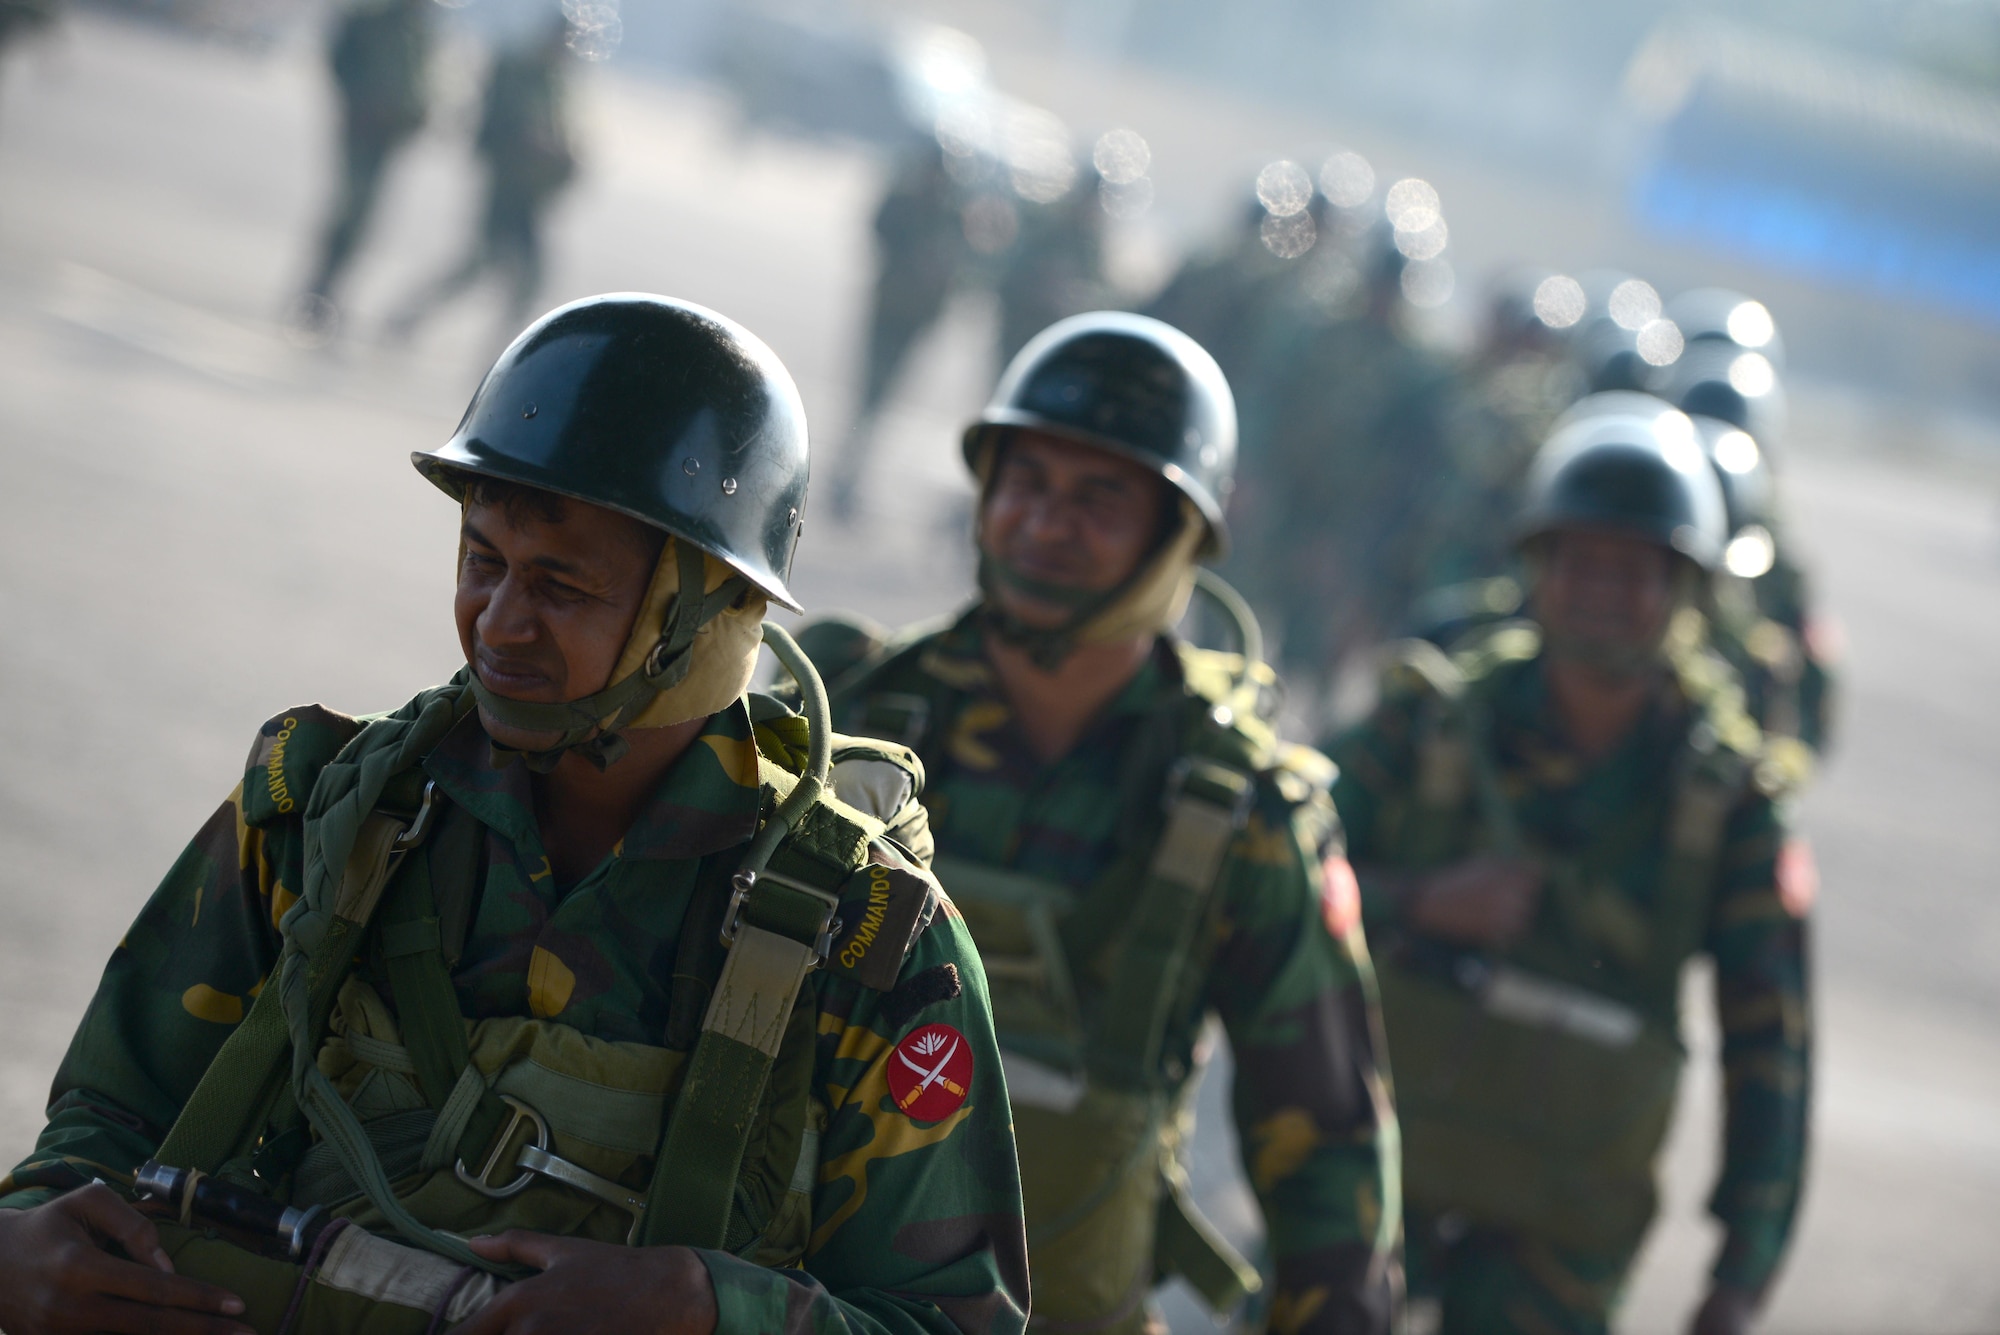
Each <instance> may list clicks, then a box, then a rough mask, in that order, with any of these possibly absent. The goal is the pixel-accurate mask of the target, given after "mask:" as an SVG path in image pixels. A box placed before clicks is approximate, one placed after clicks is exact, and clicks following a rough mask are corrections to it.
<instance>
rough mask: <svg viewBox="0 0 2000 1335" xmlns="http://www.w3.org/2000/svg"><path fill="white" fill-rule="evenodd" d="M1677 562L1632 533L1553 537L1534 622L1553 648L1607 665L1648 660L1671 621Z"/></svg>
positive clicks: (1538, 588)
mask: <svg viewBox="0 0 2000 1335" xmlns="http://www.w3.org/2000/svg"><path fill="white" fill-rule="evenodd" d="M1674 561H1675V557H1674V555H1673V553H1671V552H1669V551H1668V550H1667V549H1666V548H1664V547H1661V546H1659V545H1658V544H1656V543H1652V542H1648V541H1647V540H1646V539H1644V538H1636V537H1632V536H1630V535H1628V534H1623V533H1591V532H1568V533H1556V534H1552V535H1551V536H1550V537H1549V538H1548V540H1547V542H1546V543H1545V544H1544V546H1543V549H1542V566H1541V571H1540V574H1539V577H1538V578H1537V580H1536V583H1535V596H1534V605H1535V618H1536V620H1538V621H1540V622H1541V623H1542V626H1543V628H1544V629H1545V630H1546V631H1547V632H1548V636H1549V642H1550V644H1551V646H1552V647H1559V646H1564V645H1568V646H1572V647H1575V648H1577V649H1579V650H1581V651H1583V656H1584V657H1588V658H1600V657H1601V658H1602V659H1603V660H1604V661H1605V662H1614V661H1626V660H1627V659H1630V658H1632V657H1633V656H1635V655H1642V656H1645V657H1650V653H1651V650H1652V648H1653V646H1654V645H1656V644H1658V643H1659V638H1660V635H1661V634H1662V632H1663V631H1664V630H1665V629H1666V624H1667V618H1669V617H1670V616H1672V615H1673V611H1674V602H1675V599H1674V594H1675V587H1674ZM1593 651H1596V652H1593Z"/></svg>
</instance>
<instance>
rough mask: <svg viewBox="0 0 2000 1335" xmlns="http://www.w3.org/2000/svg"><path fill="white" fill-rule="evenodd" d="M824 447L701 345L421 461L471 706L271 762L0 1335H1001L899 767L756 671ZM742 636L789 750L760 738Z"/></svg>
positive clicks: (201, 876) (941, 920)
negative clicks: (452, 507)
mask: <svg viewBox="0 0 2000 1335" xmlns="http://www.w3.org/2000/svg"><path fill="white" fill-rule="evenodd" d="M805 449H806V442H805V427H804V416H803V411H802V408H801V405H800V403H799V400H798V395H797V391H796V390H795V389H794V388H793V386H792V382H791V380H790V378H789V376H788V375H787V374H786V373H785V371H784V368H783V367H782V366H781V365H780V364H779V363H778V362H777V360H776V358H775V357H774V356H772V354H771V353H770V351H769V349H767V348H766V347H765V346H764V345H763V344H762V343H760V342H758V341H757V340H756V339H755V338H754V337H753V336H751V335H750V334H749V333H748V332H747V331H744V330H742V329H740V328H739V327H737V326H735V325H733V324H730V323H729V322H727V321H725V320H723V319H722V318H721V317H719V316H716V315H714V314H713V313H711V312H707V311H703V310H701V309H700V308H699V307H693V306H688V305H685V304H683V303H678V302H673V301H669V300H667V299H665V298H655V297H643V296H620V297H609V298H597V299H593V300H590V301H585V302H579V303H576V304H574V305H572V306H568V307H564V308H562V309H560V310H558V311H556V312H554V313H552V314H551V315H549V316H547V317H545V318H544V319H543V320H542V321H540V322H538V323H537V324H536V325H535V326H533V327H532V328H530V329H529V330H528V331H527V332H526V333H525V334H523V335H522V337H521V338H520V339H519V340H517V341H516V343H515V344H514V345H513V346H512V347H511V348H510V349H509V350H508V351H507V353H506V354H505V355H504V356H503V358H502V360H501V362H500V363H499V364H498V365H497V366H496V367H495V368H494V370H493V372H492V373H491V374H490V375H489V376H488V378H487V380H486V381H485V383H484V384H483V385H482V387H481V390H480V392H479V394H478V396H477V397H475V399H474V401H473V404H472V407H471V408H470V410H469V411H468V413H467V415H466V418H465V421H464V422H463V424H462V425H461V428H460V431H459V433H458V435H457V436H456V437H454V438H453V439H452V440H451V441H450V442H449V443H448V444H446V445H445V446H443V447H442V448H441V449H439V450H437V451H435V452H425V453H421V454H419V455H418V456H416V463H417V465H418V467H419V469H420V470H421V471H422V472H423V473H424V474H425V476H427V477H428V478H429V479H430V480H431V481H433V482H434V483H436V484H437V485H438V486H439V487H440V488H442V489H444V490H446V491H447V492H448V493H450V494H451V495H453V496H455V497H457V498H458V499H459V500H460V503H461V505H462V508H463V527H462V530H461V542H460V554H459V576H458V590H457V598H456V604H455V614H456V620H457V622H458V628H459V633H460V638H461V641H462V643H463V645H464V648H465V651H466V655H467V660H468V662H467V667H466V668H465V669H464V670H463V671H461V672H460V673H459V674H458V675H457V676H456V677H455V678H454V679H453V680H452V682H451V683H450V684H449V685H447V686H444V687H440V688H436V689H433V690H430V691H426V692H424V693H423V694H421V695H419V696H417V697H416V699H415V700H413V701H412V702H411V703H410V704H409V705H406V706H404V707H403V708H401V709H398V710H396V711H394V712H393V713H390V714H386V715H376V716H372V717H369V718H361V719H357V718H350V717H347V716H345V715H341V714H337V713H335V712H333V711H332V710H329V709H326V708H324V707H322V706H318V705H307V706H301V707H299V708H295V709H290V710H286V711H285V712H284V713H282V714H280V715H278V716H276V717H274V718H273V719H272V720H271V721H270V722H269V723H267V724H265V725H264V727H263V729H262V731H261V732H260V734H259V735H258V737H257V739H256V743H255V745H254V747H253V748H252V751H251V754H250V760H249V764H248V768H247V769H246V771H245V773H244V776H243V780H242V782H241V783H240V784H239V785H238V786H237V788H236V789H235V790H234V791H233V792H231V793H230V795H229V797H228V798H227V799H225V800H224V802H223V804H222V806H221V807H220V808H219V809H218V810H217V811H216V813H215V815H214V816H213V817H212V818H211V819H210V820H209V822H208V823H207V824H206V825H205V826H204V827H203V828H202V829H201V831H200V832H199V833H198V834H197V835H196V836H195V838H194V840H193V841H192V842H191V843H190V844H189V846H188V848H187V851H186V852H185V853H184V854H183V855H182V856H181V858H180V860H179V861H178V862H176V863H175V864H174V866H173V868H172V869H171V870H170V871H169V872H168V874H167V877H166V879H165V880H164V881H163V882H162V884H161V886H160V888H159V889H158V890H157V891H156V892H155V894H154V896H153V898H152V900H151V902H149V903H148V904H147V906H146V908H145V909H144V910H143V911H142V912H141V914H140V915H139V918H138V920H137V922H136V923H135V924H134V925H133V927H132V929H131V930H130V932H129V933H128V934H127V935H126V937H125V939H124V940H123V941H122V942H120V944H119V946H118V948H117V950H116V952H115V953H114V954H113V956H112V959H111V963H110V965H109V967H108V968H107V970H106V972H105V975H104V978H103V981H102V983H101V984H100V986H99V989H98V992H97V995H96V998H95V999H94V1000H93V1002H92V1003H91V1006H90V1009H89V1011H88V1013H87V1014H86V1015H85V1017H84V1021H83V1024H82V1027H81V1028H80V1029H79V1031H78V1033H77V1036H76V1038H75V1040H74V1042H73V1043H72V1045H71V1048H70V1051H69V1054H68V1056H67V1058H66V1059H65V1060H64V1063H63V1065H62V1068H61V1071H60V1072H59V1074H58V1076H57V1079H56V1084H55V1090H54V1101H53V1103H52V1105H51V1107H50V1114H49V1124H48V1128H47V1130H46V1131H45V1132H44V1133H43V1135H42V1137H41V1140H40V1142H39V1144H38V1145H37V1146H36V1148H35V1151H34V1153H32V1154H31V1155H30V1156H29V1157H28V1158H27V1159H26V1160H25V1161H24V1162H23V1163H22V1164H20V1166H19V1167H17V1168H16V1169H15V1170H14V1171H13V1173H12V1174H11V1175H9V1176H8V1177H7V1178H5V1179H4V1181H0V1325H4V1327H5V1328H6V1329H7V1330H8V1331H9V1332H11V1333H12V1335H41V1332H45V1331H55V1330H73V1329H89V1330H122V1331H140V1330H146V1331H175V1332H204V1333H211V1335H219V1332H224V1331H241V1330H246V1329H250V1330H257V1331H262V1332H266V1333H267V1335H268V1333H269V1332H273V1331H277V1330H280V1329H283V1330H287V1331H294V1332H300V1333H301V1335H323V1333H325V1332H348V1331H362V1330H366V1331H369V1332H371V1333H373V1335H405V1333H407V1335H416V1333H417V1332H422V1331H436V1330H440V1329H444V1328H446V1327H447V1326H449V1327H451V1328H453V1329H456V1330H459V1331H461V1332H465V1335H495V1333H497V1332H501V1331H510V1332H524V1331H528V1330H550V1329H560V1330H563V1331H579V1332H593V1331H604V1332H613V1331H615V1332H621V1333H624V1332H633V1331H673V1332H683V1331H704V1332H705V1331H710V1330H715V1331H724V1332H741V1333H742V1335H751V1333H752V1332H758V1333H761V1332H770V1331H788V1332H817V1333H820V1335H831V1333H832V1332H860V1331H873V1332H883V1331H889V1330H895V1331H919V1330H921V1331H929V1332H937V1333H939V1335H945V1333H947V1332H963V1333H967V1335H970V1333H971V1332H980V1333H982V1335H985V1333H988V1332H991V1333H994V1335H1007V1333H1010V1332H1019V1331H1020V1330H1021V1329H1022V1328H1023V1323H1024V1320H1025V1317H1026V1308H1027V1280H1026V1255H1025V1251H1026V1248H1025V1241H1024V1238H1023V1233H1022V1222H1021V1204H1020V1187H1019V1181H1018V1175H1017V1171H1016V1168H1015V1157H1014V1144H1013V1138H1012V1135H1011V1132H1010V1129H1009V1116H1008V1109H1007V1099H1006V1087H1005V1084H1004V1079H1003V1076H1002V1073H1001V1067H1000V1061H999V1054H998V1050H997V1048H996V1046H995V1043H994V1037H993V1029H992V1021H991V1014H990V1011H989V1008H988V1002H987V998H986V990H985V981H984V977H983V975H982V973H981V970H980V967H979V963H978V957H977V955H976V954H975V952H974V949H973V946H972V942H971V939H970V937H969V936H968V935H967V932H966V929H965V926H964V924H963V922H962V921H961V920H960V918H959V916H958V914H957V912H956V911H955V910H954V909H953V908H952V906H951V904H950V903H949V901H947V900H945V899H943V898H942V896H941V895H940V894H939V893H938V892H937V890H936V883H935V881H933V880H932V879H931V878H930V876H929V873H928V872H927V871H925V870H923V865H922V860H921V859H922V858H923V857H924V856H925V855H927V853H928V851H929V839H928V835H927V834H926V833H925V829H924V822H923V815H922V808H921V807H920V806H918V805H917V804H916V803H915V802H914V800H913V798H914V796H915V794H916V792H917V790H918V788H919V787H920V785H921V774H922V771H921V768H920V767H919V766H918V765H917V764H916V763H915V761H914V760H913V759H912V758H911V757H910V756H909V755H908V753H907V752H904V751H902V750H900V749H899V748H896V747H890V746H885V745H881V744H876V743H868V742H865V741H860V740H835V739H833V738H832V737H831V735H830V734H829V733H827V732H826V731H825V730H824V726H823V724H824V719H825V710H824V697H823V695H820V694H819V692H818V686H817V678H816V677H812V676H811V674H810V671H809V669H807V668H806V667H805V660H804V659H803V658H802V657H797V656H796V650H795V648H793V647H792V646H791V642H790V641H789V639H787V638H785V637H784V636H783V635H782V633H781V632H773V631H772V630H771V629H769V628H767V627H763V626H762V621H763V615H764V611H765V608H766V606H767V604H768V603H770V602H773V601H775V602H778V603H780V604H783V605H786V606H793V605H794V604H793V603H792V599H791V595H790V594H789V592H788V590H787V587H786V583H785V580H786V567H787V566H788V565H789V561H790V554H791V551H792V548H793V546H794V544H795V542H796V540H797V535H798V521H799V512H800V507H801V505H802V504H803V502H804V499H805V480H806V458H805ZM669 463H671V464H672V466H671V467H668V466H667V465H668V464H669ZM585 498H596V499H595V500H586V499H585ZM599 501H605V502H611V503H615V504H616V506H617V507H618V508H617V509H609V508H605V506H604V505H602V504H599V503H598V502H599ZM760 630H761V633H762V638H763V639H765V640H766V641H769V642H771V643H772V646H773V648H774V649H777V650H778V651H779V652H780V655H781V657H785V658H787V659H788V661H791V662H793V663H795V665H797V667H798V668H799V670H800V671H801V672H802V674H803V675H804V676H805V677H806V678H807V679H808V685H809V689H808V690H807V692H806V694H807V698H808V700H809V701H810V702H816V703H813V704H812V705H811V707H809V708H808V711H807V716H806V717H801V716H799V715H797V714H794V713H792V712H791V711H789V710H788V709H786V708H785V707H784V706H782V705H780V704H779V703H778V702H776V701H775V700H772V699H771V698H769V697H765V696H760V695H755V694H750V695H746V694H745V693H744V688H745V686H746V684H747V682H748V681H749V679H750V675H751V673H752V671H753V668H754V664H755V659H756V654H757V650H758V644H759V639H760ZM607 683H608V684H607ZM147 1161H151V1162H147ZM135 1170H137V1171H136V1179H135ZM188 1170H198V1171H199V1172H201V1173H203V1174H205V1176H200V1177H191V1176H190V1174H189V1171H188ZM93 1179H98V1180H99V1181H98V1182H97V1184H95V1185H92V1180H93ZM107 1183H108V1184H109V1185H106V1184H107ZM135 1185H137V1186H139V1187H141V1188H143V1190H141V1191H138V1192H135V1191H134V1189H133V1188H134V1186H135ZM128 1202H132V1203H128ZM135 1204H137V1205H138V1206H139V1207H140V1208H139V1209H135V1208H134V1205H135ZM253 1225H255V1227H253ZM501 1230H505V1231H501ZM468 1239H469V1241H468Z"/></svg>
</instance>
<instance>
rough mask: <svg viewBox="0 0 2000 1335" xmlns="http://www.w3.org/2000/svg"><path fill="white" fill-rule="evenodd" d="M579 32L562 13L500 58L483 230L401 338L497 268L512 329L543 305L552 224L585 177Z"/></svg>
mask: <svg viewBox="0 0 2000 1335" xmlns="http://www.w3.org/2000/svg"><path fill="white" fill-rule="evenodd" d="M571 35H572V29H571V27H570V23H569V20H568V19H567V18H565V17H563V16H561V15H557V16H556V17H555V18H554V19H553V20H552V21H551V22H550V23H549V24H548V25H547V26H545V27H543V28H542V29H540V30H539V32H538V33H537V34H536V35H535V36H534V37H532V38H530V39H529V40H527V41H525V42H522V43H521V44H519V45H517V46H513V47H510V48H508V49H505V50H503V51H501V52H500V53H499V54H498V55H497V56H496V57H495V58H494V61H493V70H492V72H491V73H490V74H489V75H488V76H487V80H486V93H485V97H484V99H483V101H482V103H481V107H480V115H479V136H478V139H477V140H476V141H475V144H474V147H475V148H476V150H477V151H478V153H479V156H480V158H481V160H482V161H483V162H484V164H485V167H486V206H485V211H484V213H483V214H482V215H481V218H480V224H479V233H478V235H477V236H476V237H474V238H473V242H472V248H471V250H470V251H469V252H468V253H467V255H466V257H465V259H464V261H463V262H462V263H460V264H459V266H458V267H457V268H455V269H453V270H452V271H451V272H450V273H448V274H446V275H445V276H444V277H443V278H441V279H439V280H438V281H437V282H436V283H434V284H432V285H431V286H430V287H429V288H427V289H425V290H423V291H422V292H420V293H418V294H417V296H416V297H415V298H414V299H412V300H411V302H410V303H409V304H408V305H407V306H405V307H404V308H403V309H402V310H401V311H399V312H398V313H397V314H396V315H395V316H394V317H392V318H391V319H390V321H389V324H388V330H387V332H388V335H389V337H390V338H391V339H392V340H403V339H407V338H409V337H410V336H411V335H412V334H414V333H415V332H416V329H417V326H418V324H419V323H421V322H422V321H423V320H425V319H427V318H429V316H430V315H431V314H432V313H434V312H435V311H436V310H437V309H438V308H439V307H440V306H442V305H444V303H446V302H447V301H450V300H451V299H452V298H454V297H456V296H458V295H459V294H461V293H463V292H464V291H466V290H467V289H468V288H470V287H471V286H472V285H473V284H474V283H476V282H478V281H479V279H480V278H481V277H483V276H484V275H485V274H486V273H488V272H489V271H490V272H492V273H494V274H496V275H497V276H498V277H499V278H500V280H501V281H502V282H503V283H504V284H505V286H506V299H507V305H506V308H505V311H504V314H503V316H502V323H503V324H504V325H505V326H506V327H507V328H509V329H513V328H517V327H518V326H519V325H520V324H521V323H522V321H523V320H524V319H525V317H526V316H527V313H528V311H529V309H530V308H531V307H532V306H533V304H534V300H535V293H536V291H537V290H538V289H539V288H540V287H541V285H542V239H541V225H542V218H543V216H544V215H545V214H547V212H548V209H549V206H550V205H551V204H552V203H554V202H555V199H556V196H557V195H559V194H560V193H561V192H562V189H563V187H564V186H566V185H568V184H569V181H570V178H571V177H572V176H574V175H575V174H576V156H575V153H574V150H573V149H572V147H571V137H570V128H569V116H568V114H567V106H566V104H567V101H568V96H567V86H566V85H567V83H568V65H569V59H570V58H569V41H570V37H571Z"/></svg>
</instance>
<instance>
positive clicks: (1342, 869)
mask: <svg viewBox="0 0 2000 1335" xmlns="http://www.w3.org/2000/svg"><path fill="white" fill-rule="evenodd" d="M1319 881H1320V886H1319V911H1320V915H1321V916H1322V917H1324V918H1325V919H1326V930H1327V934H1328V935H1329V936H1331V937H1332V938H1333V939H1334V940H1336V941H1338V940H1340V939H1341V938H1342V937H1344V936H1346V935H1347V934H1348V933H1349V932H1351V931H1353V930H1354V925H1355V924H1356V923H1358V922H1360V921H1361V882H1359V881H1357V880H1355V879H1354V867H1353V864H1351V863H1349V862H1348V860H1347V859H1346V858H1345V857H1343V856H1341V855H1340V854H1338V853H1335V854H1333V855H1332V856H1331V857H1329V858H1327V860H1326V861H1325V862H1322V863H1320V864H1319Z"/></svg>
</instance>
